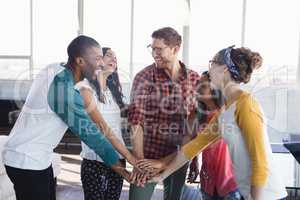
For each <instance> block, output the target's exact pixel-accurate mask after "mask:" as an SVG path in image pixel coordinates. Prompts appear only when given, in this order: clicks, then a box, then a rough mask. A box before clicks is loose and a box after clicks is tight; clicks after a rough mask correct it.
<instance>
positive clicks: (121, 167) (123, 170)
mask: <svg viewBox="0 0 300 200" xmlns="http://www.w3.org/2000/svg"><path fill="white" fill-rule="evenodd" d="M111 168H112V169H113V170H114V171H115V172H117V173H118V174H120V175H121V176H122V177H123V178H124V179H125V180H126V181H128V182H129V183H131V182H132V180H131V177H132V176H131V173H130V172H128V171H127V170H126V168H125V166H124V164H123V163H122V162H120V161H119V162H117V163H116V164H115V165H113V166H111Z"/></svg>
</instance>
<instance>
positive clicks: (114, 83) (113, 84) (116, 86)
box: [91, 47, 127, 117]
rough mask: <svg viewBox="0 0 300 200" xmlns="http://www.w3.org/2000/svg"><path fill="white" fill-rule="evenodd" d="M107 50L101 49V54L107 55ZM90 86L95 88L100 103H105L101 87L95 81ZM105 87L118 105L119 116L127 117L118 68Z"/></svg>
mask: <svg viewBox="0 0 300 200" xmlns="http://www.w3.org/2000/svg"><path fill="white" fill-rule="evenodd" d="M108 50H111V48H109V47H103V48H102V52H103V56H105V54H106V53H107V51H108ZM91 84H92V85H93V86H94V87H95V90H96V93H97V96H98V99H99V101H100V102H102V103H105V101H104V94H103V93H102V91H101V86H100V84H99V82H98V81H97V80H93V81H91ZM106 85H107V87H108V89H109V90H110V92H111V94H112V96H113V99H114V101H115V102H116V103H117V104H118V106H119V108H120V110H121V116H122V117H126V116H127V106H126V104H125V103H124V101H123V98H124V95H123V92H122V86H121V83H120V79H119V74H118V67H117V68H116V70H115V71H114V72H113V73H112V74H111V75H109V76H108V77H107V79H106Z"/></svg>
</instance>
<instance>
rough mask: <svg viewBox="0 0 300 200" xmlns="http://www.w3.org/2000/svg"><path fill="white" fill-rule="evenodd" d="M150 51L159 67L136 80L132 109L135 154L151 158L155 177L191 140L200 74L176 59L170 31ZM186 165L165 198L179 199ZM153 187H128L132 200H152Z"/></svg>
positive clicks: (157, 34)
mask: <svg viewBox="0 0 300 200" xmlns="http://www.w3.org/2000/svg"><path fill="white" fill-rule="evenodd" d="M152 39H153V41H152V44H151V45H149V46H148V48H149V49H150V51H151V53H152V56H153V58H154V60H155V63H153V64H151V65H150V66H147V67H146V68H144V69H143V70H142V71H140V72H139V73H138V74H137V75H136V76H135V78H134V81H133V86H132V90H131V104H130V107H129V116H128V120H129V123H130V124H131V125H132V133H133V137H132V145H133V153H134V155H135V156H136V157H137V158H139V159H147V160H148V161H149V163H151V165H152V166H153V169H154V170H156V171H157V172H160V171H162V170H164V168H165V167H166V166H167V165H168V163H169V162H170V161H172V159H173V158H174V155H175V154H174V153H176V151H177V149H178V146H180V145H181V144H182V143H183V141H185V140H186V139H187V138H188V134H187V133H188V127H187V119H188V116H189V114H190V113H191V112H192V111H193V110H194V109H195V107H196V91H197V90H196V86H197V82H198V81H199V79H200V77H199V75H198V74H197V73H196V72H194V71H192V70H189V69H187V68H186V66H185V65H184V64H183V63H182V62H181V61H179V60H178V58H177V56H178V52H179V49H180V46H181V36H180V35H179V34H178V33H177V31H176V30H174V29H173V28H170V27H165V28H161V29H159V30H156V31H154V32H153V34H152ZM187 168H188V165H185V166H183V167H182V168H181V169H179V170H178V171H176V172H175V173H173V174H172V175H171V176H169V177H168V178H167V179H165V180H164V182H163V184H164V199H168V200H176V199H180V195H181V191H182V188H183V185H184V182H185V176H186V171H187ZM155 185H156V184H155V183H147V184H145V186H144V187H140V186H137V185H133V184H132V185H131V186H130V192H129V199H130V200H141V199H143V200H148V199H149V200H150V199H151V196H152V193H153V191H154V189H155Z"/></svg>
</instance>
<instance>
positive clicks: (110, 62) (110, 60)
mask: <svg viewBox="0 0 300 200" xmlns="http://www.w3.org/2000/svg"><path fill="white" fill-rule="evenodd" d="M103 62H104V67H103V69H102V70H103V71H105V72H110V73H113V72H115V71H116V69H117V58H116V54H115V52H114V51H112V50H111V49H108V50H107V51H106V53H105V55H104V56H103Z"/></svg>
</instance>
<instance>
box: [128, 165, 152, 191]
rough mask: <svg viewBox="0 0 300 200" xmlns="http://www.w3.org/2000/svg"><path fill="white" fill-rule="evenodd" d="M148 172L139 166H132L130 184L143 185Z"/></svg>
mask: <svg viewBox="0 0 300 200" xmlns="http://www.w3.org/2000/svg"><path fill="white" fill-rule="evenodd" d="M147 177H148V172H146V171H142V170H140V169H139V168H133V171H132V173H131V176H130V180H131V183H132V184H136V185H137V186H138V187H144V186H145V183H146V181H147Z"/></svg>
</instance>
